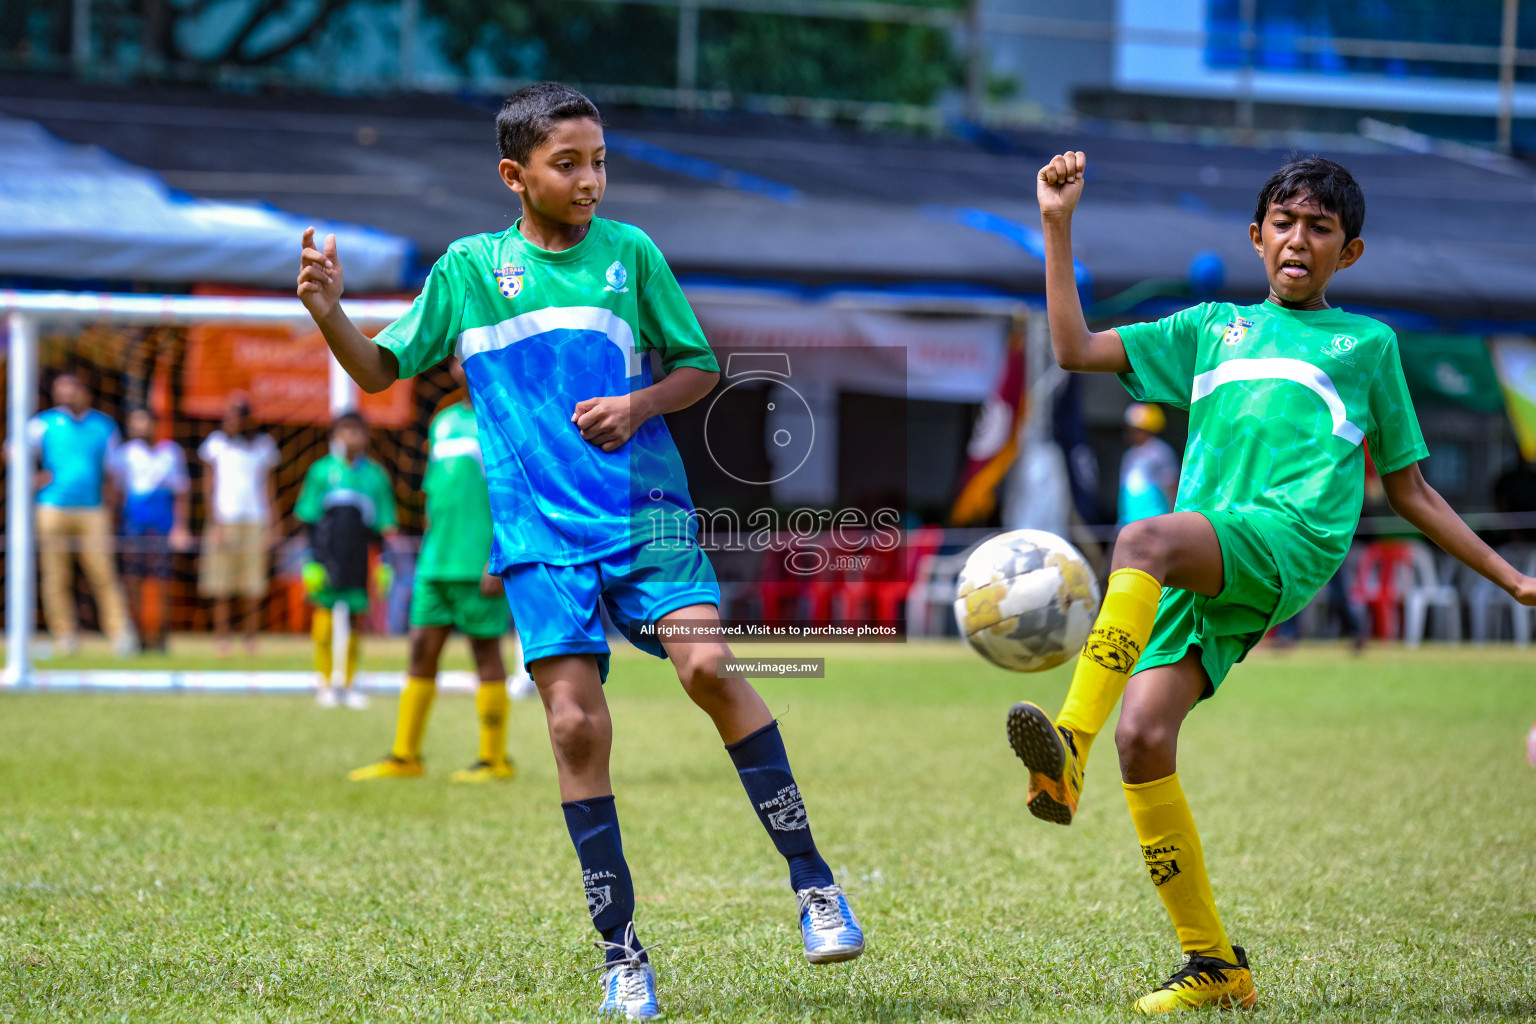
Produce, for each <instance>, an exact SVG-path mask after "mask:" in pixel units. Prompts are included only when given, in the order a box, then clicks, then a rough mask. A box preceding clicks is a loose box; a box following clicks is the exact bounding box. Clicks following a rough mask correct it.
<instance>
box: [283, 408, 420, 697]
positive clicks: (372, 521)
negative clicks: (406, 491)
mask: <svg viewBox="0 0 1536 1024" xmlns="http://www.w3.org/2000/svg"><path fill="white" fill-rule="evenodd" d="M331 443H332V446H333V449H332V451H331V452H330V453H328V454H326V455H322V456H321V457H320V458H318V459H316V460H315V462H314V464H313V465H311V466H310V467H309V471H308V472H307V473H305V474H304V486H303V488H302V489H301V490H300V491H299V500H298V502H297V503H296V504H295V505H294V507H293V514H294V517H295V518H296V519H298V520H299V522H301V523H304V524H306V525H307V526H308V527H309V547H310V560H309V561H308V562H307V563H306V564H305V566H304V576H303V578H304V589H305V590H306V591H308V594H309V603H310V604H311V605H312V606H313V609H314V610H313V612H312V613H311V624H310V636H311V638H312V639H313V640H314V645H315V671H316V673H317V674H318V675H319V690H318V692H317V695H316V700H317V701H318V702H319V704H320V706H321V707H335V706H336V703H337V701H336V691H335V688H334V687H333V685H332V684H333V680H332V676H333V673H334V669H335V665H334V663H333V662H334V659H333V657H332V655H331V636H332V629H333V623H332V615H333V609H335V608H336V607H337V606H343V607H344V608H345V609H346V614H347V621H348V624H349V626H350V627H351V628H350V632H349V633H348V634H347V637H348V639H347V660H346V666H345V669H344V671H343V676H342V694H343V695H342V700H343V701H344V702H345V703H346V705H347V707H350V708H356V709H359V710H361V709H362V708H365V707H367V706H368V700H367V698H366V697H364V696H363V695H362V694H361V693H358V692H357V691H356V690H354V689H353V688H352V683H353V680H354V679H355V678H356V676H357V657H358V650H359V641H358V635H359V633H360V629H359V627H360V626H361V624H362V615H363V613H364V612H366V611H367V610H368V562H369V550H370V548H371V547H372V546H373V544H374V542H375V540H378V539H388V538H389V537H392V536H394V534H395V492H394V488H393V487H391V485H390V482H389V475H388V474H387V473H385V472H384V467H383V466H380V465H379V464H378V463H377V462H375V461H374V460H372V459H370V458H369V457H368V454H367V451H368V422H367V421H366V420H364V419H363V417H362V415H361V414H360V413H356V412H344V413H342V414H341V415H340V416H337V417H336V420H335V422H333V423H332V424H331ZM393 579H394V576H393V572H392V570H391V568H390V566H389V564H388V563H387V562H386V561H383V560H381V561H380V563H379V568H378V571H377V572H376V574H375V580H374V583H375V586H376V587H377V589H378V591H379V593H380V594H385V593H388V591H389V588H390V585H391V583H392V581H393Z"/></svg>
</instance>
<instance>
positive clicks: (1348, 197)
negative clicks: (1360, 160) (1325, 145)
mask: <svg viewBox="0 0 1536 1024" xmlns="http://www.w3.org/2000/svg"><path fill="white" fill-rule="evenodd" d="M1299 195H1306V196H1308V197H1310V198H1311V199H1312V200H1313V201H1314V202H1316V203H1317V205H1318V206H1320V207H1322V208H1323V209H1324V210H1326V211H1327V212H1329V213H1331V214H1333V215H1334V216H1335V217H1337V218H1339V220H1340V222H1342V223H1343V225H1344V241H1345V242H1346V243H1349V242H1352V241H1354V240H1355V239H1356V238H1359V237H1360V229H1361V228H1362V227H1364V226H1365V193H1364V192H1363V191H1361V189H1360V184H1359V183H1358V182H1357V181H1355V177H1354V175H1352V174H1350V173H1349V171H1348V170H1346V169H1345V168H1344V165H1343V164H1338V163H1334V162H1333V161H1332V160H1328V159H1326V158H1324V157H1320V156H1309V157H1292V158H1291V159H1290V160H1288V161H1286V164H1285V166H1284V167H1282V168H1280V169H1279V170H1278V171H1276V172H1275V173H1274V174H1271V175H1270V176H1269V180H1268V181H1266V182H1265V183H1264V187H1263V188H1261V189H1259V202H1258V205H1257V206H1255V207H1254V209H1253V222H1254V223H1255V224H1259V225H1263V223H1264V216H1265V214H1267V213H1269V206H1270V204H1271V203H1283V202H1285V201H1287V200H1289V199H1294V198H1296V197H1297V196H1299Z"/></svg>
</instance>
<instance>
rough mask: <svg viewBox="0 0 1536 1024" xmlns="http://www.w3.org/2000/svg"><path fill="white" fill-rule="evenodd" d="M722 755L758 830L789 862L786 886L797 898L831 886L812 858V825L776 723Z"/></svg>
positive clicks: (815, 855)
mask: <svg viewBox="0 0 1536 1024" xmlns="http://www.w3.org/2000/svg"><path fill="white" fill-rule="evenodd" d="M725 749H726V752H727V753H729V754H730V755H731V761H732V763H734V764H735V765H736V774H738V775H740V776H741V784H742V786H744V787H745V788H746V790H747V798H748V799H749V800H751V801H752V806H753V807H754V808H756V809H757V816H758V818H760V819H762V822H763V828H765V829H767V830H768V837H769V838H770V839H772V840H773V845H774V846H776V847H778V850H779V853H781V854H783V856H784V859H785V860H787V861H789V885H790V888H792V889H794V890H795V891H796V892H799V891H800V890H801V889H809V888H812V887H819V886H824V885H831V884H832V869H831V868H829V867H827V862H826V861H824V860H822V859H821V854H819V853H817V852H816V841H815V840H813V839H812V838H811V820H810V818H809V817H808V816H807V815H806V813H805V802H804V801H803V800H801V799H800V787H799V786H797V785H795V776H794V774H793V773H792V772H790V770H789V755H788V754H786V753H785V752H784V738H783V737H782V736H780V735H779V723H778V722H770V723H768V724H767V725H765V726H763V727H762V728H761V729H759V730H757V732H754V733H753V734H752V735H750V736H748V737H747V738H746V739H742V740H737V741H736V742H735V743H731V744H727V746H726V748H725Z"/></svg>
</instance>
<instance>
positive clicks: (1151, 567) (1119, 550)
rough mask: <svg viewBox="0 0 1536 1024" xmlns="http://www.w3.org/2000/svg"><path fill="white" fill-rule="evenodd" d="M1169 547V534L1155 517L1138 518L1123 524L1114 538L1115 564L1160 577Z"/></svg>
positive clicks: (1163, 574)
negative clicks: (1118, 534) (1122, 527)
mask: <svg viewBox="0 0 1536 1024" xmlns="http://www.w3.org/2000/svg"><path fill="white" fill-rule="evenodd" d="M1172 550H1173V538H1172V537H1171V536H1169V531H1168V530H1167V528H1166V527H1165V526H1164V524H1163V523H1162V522H1160V521H1159V519H1158V518H1157V517H1154V518H1152V519H1140V520H1137V521H1136V522H1134V523H1128V524H1126V527H1125V529H1123V530H1121V531H1120V536H1118V537H1117V538H1115V564H1116V565H1117V566H1120V567H1122V568H1129V569H1140V570H1141V571H1142V572H1145V573H1148V574H1149V575H1151V576H1153V577H1155V578H1157V579H1162V578H1163V577H1164V576H1165V575H1167V568H1168V559H1169V555H1170V554H1171V553H1172Z"/></svg>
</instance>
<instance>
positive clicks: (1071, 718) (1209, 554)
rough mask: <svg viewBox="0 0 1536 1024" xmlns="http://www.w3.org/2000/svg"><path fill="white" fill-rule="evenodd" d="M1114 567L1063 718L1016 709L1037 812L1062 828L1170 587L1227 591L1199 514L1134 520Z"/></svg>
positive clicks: (1026, 706)
mask: <svg viewBox="0 0 1536 1024" xmlns="http://www.w3.org/2000/svg"><path fill="white" fill-rule="evenodd" d="M1111 565H1112V570H1111V572H1110V575H1109V584H1108V585H1107V586H1106V587H1105V590H1104V604H1103V606H1102V607H1101V608H1100V609H1099V617H1098V619H1097V620H1096V621H1095V622H1094V624H1093V632H1092V633H1090V634H1089V635H1088V642H1087V643H1086V644H1084V645H1083V652H1082V654H1081V655H1080V656H1079V657H1078V659H1077V667H1076V669H1075V670H1074V672H1073V675H1072V688H1071V690H1069V691H1068V692H1067V699H1066V702H1065V703H1064V704H1062V707H1061V714H1060V715H1058V716H1057V718H1056V721H1054V722H1052V721H1051V718H1050V716H1049V715H1047V714H1046V713H1045V712H1044V711H1043V710H1042V709H1041V708H1039V707H1038V706H1036V705H1034V704H1031V703H1029V702H1028V701H1021V702H1019V703H1018V704H1015V705H1014V706H1013V707H1012V709H1010V710H1009V712H1008V743H1009V745H1010V746H1012V747H1013V752H1014V753H1015V754H1016V755H1017V756H1018V758H1019V760H1021V761H1023V762H1024V766H1025V767H1026V768H1028V769H1029V796H1028V805H1029V811H1030V813H1031V814H1033V815H1034V816H1035V817H1037V818H1041V819H1043V820H1045V821H1053V822H1055V823H1056V824H1058V825H1070V824H1071V823H1072V816H1073V815H1074V814H1076V813H1077V801H1078V798H1079V797H1080V796H1081V795H1082V791H1083V769H1084V767H1085V766H1086V765H1087V763H1088V752H1089V750H1090V749H1091V748H1092V746H1093V741H1094V740H1095V739H1096V738H1097V737H1098V734H1099V731H1100V730H1101V729H1103V728H1104V723H1105V722H1106V721H1108V719H1109V715H1110V712H1111V711H1113V710H1114V709H1115V704H1117V703H1118V702H1119V700H1120V695H1121V694H1122V693H1123V692H1124V691H1125V684H1126V681H1127V680H1128V679H1130V677H1131V673H1132V672H1134V671H1135V669H1136V661H1137V659H1139V658H1140V657H1141V652H1142V651H1143V650H1145V649H1146V646H1147V640H1148V639H1149V638H1150V637H1151V636H1152V625H1153V623H1154V621H1155V620H1156V618H1157V606H1158V602H1159V599H1160V598H1161V596H1162V588H1163V587H1164V586H1165V585H1166V586H1169V587H1175V588H1178V589H1180V590H1189V591H1193V592H1194V593H1197V594H1204V595H1206V596H1215V595H1216V594H1218V593H1220V592H1221V586H1222V576H1221V544H1220V542H1219V541H1217V539H1216V531H1215V529H1213V528H1212V526H1211V524H1210V521H1209V520H1208V519H1206V518H1205V516H1203V515H1201V514H1200V513H1198V512H1174V513H1170V514H1169V515H1165V516H1155V517H1153V518H1151V519H1143V520H1140V521H1139V522H1135V523H1131V524H1130V525H1128V526H1127V527H1126V528H1125V529H1123V530H1121V531H1120V536H1119V538H1118V539H1117V540H1116V542H1115V554H1114V560H1113V562H1112V563H1111Z"/></svg>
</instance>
